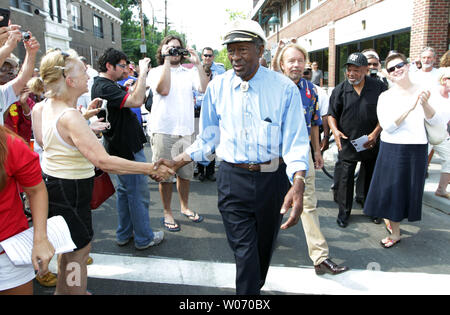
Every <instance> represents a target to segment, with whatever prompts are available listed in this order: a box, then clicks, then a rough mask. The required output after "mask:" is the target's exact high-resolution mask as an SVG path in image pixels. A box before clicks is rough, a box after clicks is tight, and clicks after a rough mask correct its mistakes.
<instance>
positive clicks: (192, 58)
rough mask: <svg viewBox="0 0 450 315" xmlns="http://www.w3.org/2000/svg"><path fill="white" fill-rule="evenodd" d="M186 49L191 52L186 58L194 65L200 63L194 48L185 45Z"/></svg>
mask: <svg viewBox="0 0 450 315" xmlns="http://www.w3.org/2000/svg"><path fill="white" fill-rule="evenodd" d="M187 50H188V51H189V53H190V54H191V56H190V57H189V58H188V60H189V61H190V62H191V63H193V64H194V65H200V64H201V61H200V58H199V56H198V55H197V52H196V51H195V50H194V49H192V48H191V47H187Z"/></svg>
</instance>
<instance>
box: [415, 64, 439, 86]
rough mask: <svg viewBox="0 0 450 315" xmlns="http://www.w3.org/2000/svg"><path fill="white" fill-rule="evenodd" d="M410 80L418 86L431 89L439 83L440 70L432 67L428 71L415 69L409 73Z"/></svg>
mask: <svg viewBox="0 0 450 315" xmlns="http://www.w3.org/2000/svg"><path fill="white" fill-rule="evenodd" d="M409 76H410V79H411V82H413V83H415V84H418V85H419V86H421V87H423V88H427V89H432V88H434V87H436V86H437V85H439V76H440V72H439V70H438V69H436V68H433V69H431V71H429V72H424V71H422V70H417V71H414V72H412V73H410V74H409Z"/></svg>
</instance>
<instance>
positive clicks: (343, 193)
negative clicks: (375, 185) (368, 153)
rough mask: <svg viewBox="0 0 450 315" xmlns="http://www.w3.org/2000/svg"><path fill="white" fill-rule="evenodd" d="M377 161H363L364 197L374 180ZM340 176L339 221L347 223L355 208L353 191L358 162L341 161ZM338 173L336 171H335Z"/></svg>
mask: <svg viewBox="0 0 450 315" xmlns="http://www.w3.org/2000/svg"><path fill="white" fill-rule="evenodd" d="M375 162H376V159H372V160H363V161H361V168H364V181H363V182H362V183H361V185H362V184H364V185H363V187H364V197H366V196H367V193H368V192H369V187H370V181H371V180H372V174H373V170H374V168H375ZM340 163H341V164H340V167H339V168H340V170H339V175H338V177H337V178H336V179H337V182H338V187H337V200H338V205H339V214H338V219H340V220H342V221H347V220H348V218H349V216H350V213H351V211H352V206H353V190H354V184H355V168H356V164H358V161H348V160H341V161H340ZM335 172H336V171H335Z"/></svg>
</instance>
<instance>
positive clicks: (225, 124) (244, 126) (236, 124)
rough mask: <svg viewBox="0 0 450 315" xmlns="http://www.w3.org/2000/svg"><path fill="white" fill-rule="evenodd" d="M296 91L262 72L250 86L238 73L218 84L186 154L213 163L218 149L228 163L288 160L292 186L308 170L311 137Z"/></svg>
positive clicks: (280, 78)
mask: <svg viewBox="0 0 450 315" xmlns="http://www.w3.org/2000/svg"><path fill="white" fill-rule="evenodd" d="M301 104H302V101H301V97H300V93H299V90H298V88H297V86H296V85H295V84H294V83H293V82H292V81H291V80H289V79H288V78H286V77H285V76H283V75H281V74H279V73H276V72H274V71H271V70H268V69H266V68H264V67H259V69H258V71H257V73H256V74H255V76H254V77H253V78H252V79H251V80H250V81H249V82H248V86H247V88H246V82H244V81H242V79H241V78H240V77H238V76H237V75H235V73H234V71H233V70H230V71H227V72H226V73H225V74H224V75H221V76H218V77H216V78H215V79H213V80H212V81H211V82H210V84H209V85H208V88H207V90H206V93H205V97H204V99H203V104H202V112H201V115H200V134H199V136H198V137H197V139H196V141H195V142H194V143H193V144H192V145H191V146H190V147H189V148H188V149H187V150H186V153H187V154H189V155H190V157H191V158H192V160H194V161H197V162H206V161H208V159H207V157H208V155H210V154H211V153H212V152H214V150H215V151H216V155H217V157H218V158H220V159H222V160H224V161H226V162H229V163H264V162H267V161H271V160H274V159H277V158H279V157H280V156H281V157H282V158H283V160H284V162H285V163H286V165H287V169H286V173H287V175H288V177H289V179H290V180H291V181H292V179H293V175H294V174H295V172H297V171H301V170H308V154H309V137H308V131H307V128H306V124H305V117H304V113H303V107H302V105H301Z"/></svg>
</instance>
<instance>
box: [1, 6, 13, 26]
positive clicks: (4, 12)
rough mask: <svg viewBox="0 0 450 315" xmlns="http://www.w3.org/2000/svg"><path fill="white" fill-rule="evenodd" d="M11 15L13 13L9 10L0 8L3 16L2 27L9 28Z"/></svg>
mask: <svg viewBox="0 0 450 315" xmlns="http://www.w3.org/2000/svg"><path fill="white" fill-rule="evenodd" d="M10 14H11V11H9V10H8V9H3V8H0V15H1V16H3V20H2V21H0V27H4V26H8V24H9V15H10Z"/></svg>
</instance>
